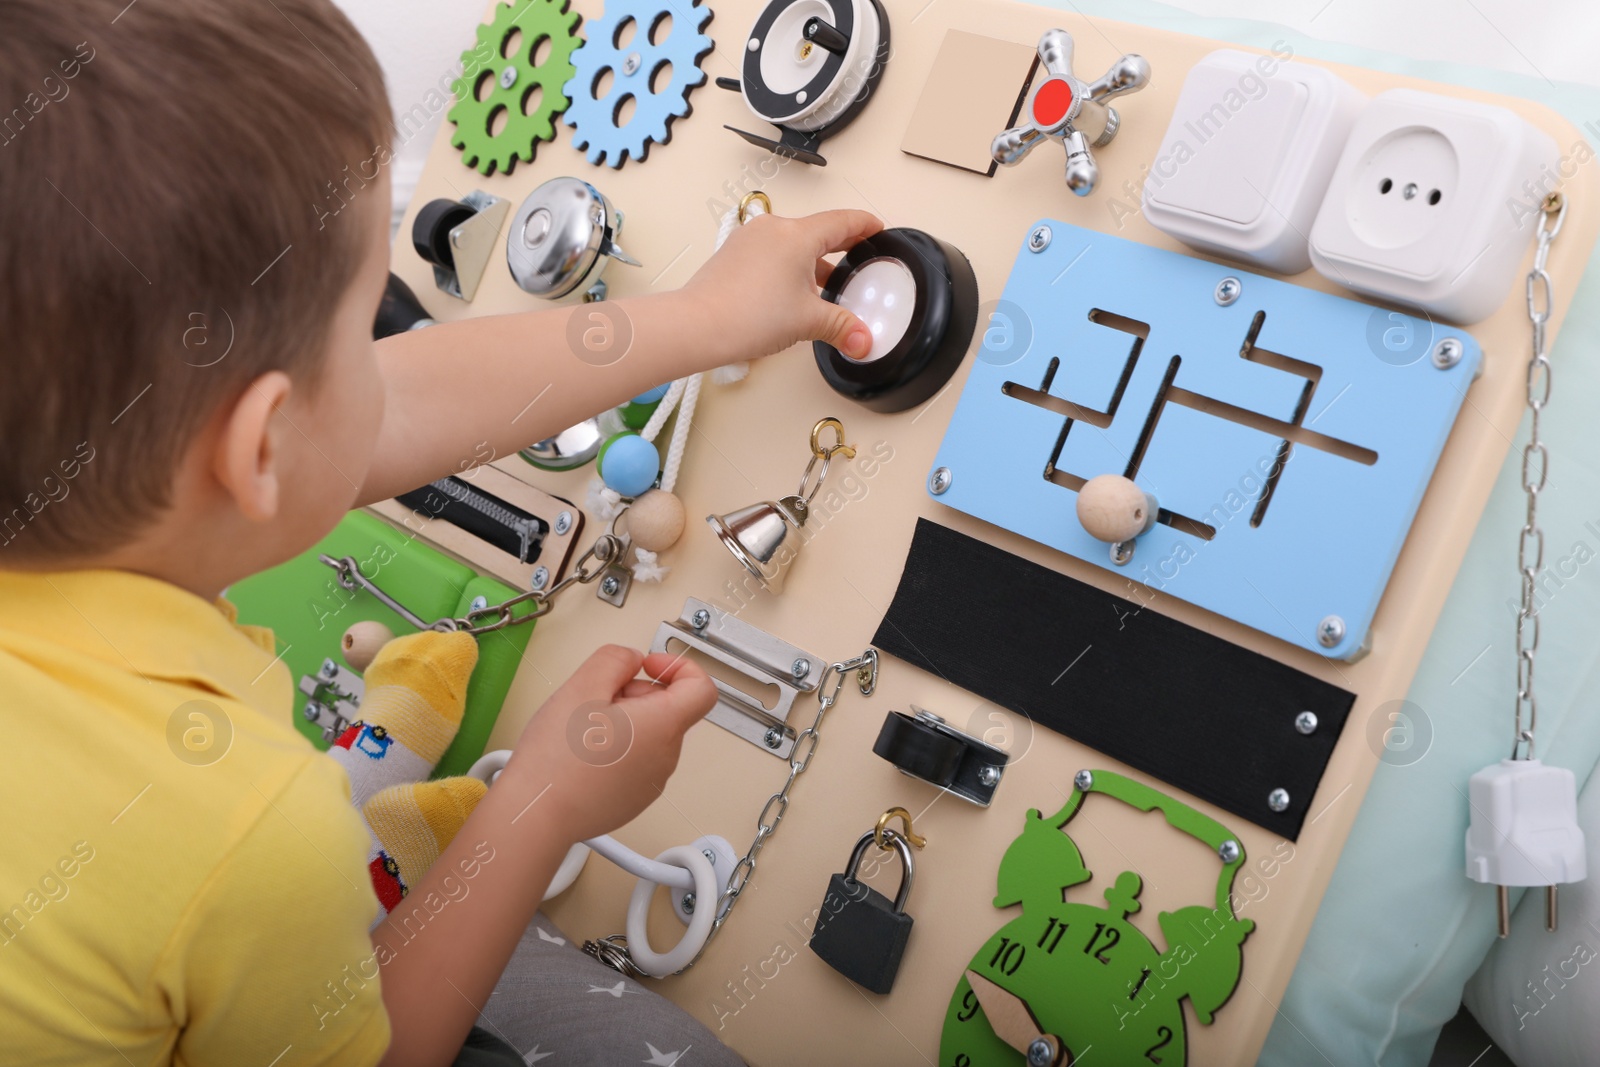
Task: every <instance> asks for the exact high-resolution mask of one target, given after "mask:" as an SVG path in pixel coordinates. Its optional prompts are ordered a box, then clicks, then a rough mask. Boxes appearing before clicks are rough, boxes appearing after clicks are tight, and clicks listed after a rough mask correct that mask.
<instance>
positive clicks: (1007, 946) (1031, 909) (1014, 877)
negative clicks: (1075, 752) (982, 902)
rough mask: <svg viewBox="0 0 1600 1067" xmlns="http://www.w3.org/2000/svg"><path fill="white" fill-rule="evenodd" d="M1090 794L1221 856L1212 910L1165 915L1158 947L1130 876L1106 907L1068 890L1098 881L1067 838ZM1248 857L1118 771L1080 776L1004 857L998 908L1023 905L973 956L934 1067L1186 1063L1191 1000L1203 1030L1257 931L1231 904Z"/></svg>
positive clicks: (1201, 820)
mask: <svg viewBox="0 0 1600 1067" xmlns="http://www.w3.org/2000/svg"><path fill="white" fill-rule="evenodd" d="M1090 793H1100V794H1103V795H1105V796H1108V797H1111V798H1113V799H1116V800H1120V801H1122V802H1124V803H1126V804H1128V805H1130V806H1132V807H1134V808H1137V809H1138V810H1140V811H1153V810H1159V811H1160V812H1161V813H1162V814H1163V815H1165V816H1166V819H1167V822H1168V824H1169V825H1171V826H1172V827H1173V828H1174V829H1177V830H1179V831H1181V832H1183V833H1186V834H1189V835H1190V836H1192V837H1194V838H1196V839H1198V840H1200V841H1201V842H1203V843H1205V844H1206V845H1207V846H1208V847H1210V848H1211V849H1212V850H1213V852H1214V853H1215V854H1216V855H1217V857H1218V859H1219V861H1220V863H1221V865H1222V868H1221V870H1220V872H1219V873H1218V877H1217V894H1216V902H1215V906H1206V905H1196V906H1193V907H1184V908H1179V909H1177V910H1176V911H1172V912H1161V913H1160V914H1159V915H1158V916H1157V918H1156V922H1157V925H1158V926H1159V927H1160V929H1161V933H1162V940H1163V941H1164V942H1165V945H1166V947H1165V948H1164V949H1158V948H1157V947H1156V945H1155V944H1154V943H1153V942H1152V941H1151V940H1150V938H1149V937H1148V936H1147V935H1146V934H1145V933H1144V931H1142V930H1141V929H1140V928H1139V927H1138V926H1135V925H1134V924H1133V923H1132V922H1130V921H1129V918H1130V916H1132V915H1134V914H1135V913H1137V912H1138V911H1139V909H1140V903H1139V893H1140V892H1141V890H1142V889H1143V888H1144V883H1143V880H1142V879H1141V878H1140V877H1139V875H1138V874H1136V873H1134V872H1133V871H1123V872H1122V873H1120V874H1119V875H1117V877H1116V879H1115V880H1114V881H1113V884H1112V885H1111V886H1110V887H1109V888H1107V889H1106V890H1105V893H1104V898H1105V902H1104V904H1103V905H1101V904H1096V903H1092V902H1090V901H1071V900H1068V899H1067V891H1068V890H1070V889H1071V888H1072V887H1073V886H1075V885H1081V884H1082V883H1084V882H1087V881H1089V879H1090V878H1091V877H1092V876H1091V874H1090V872H1089V870H1088V869H1087V868H1086V867H1085V866H1084V864H1083V857H1082V855H1081V854H1080V853H1079V851H1078V846H1077V845H1076V844H1075V843H1074V842H1073V840H1072V838H1071V837H1069V836H1068V835H1067V834H1066V832H1065V830H1066V826H1067V824H1068V823H1069V822H1070V821H1071V820H1072V817H1073V816H1074V815H1075V814H1077V812H1078V810H1079V808H1080V807H1081V806H1082V804H1083V801H1084V799H1085V798H1086V797H1087V796H1088V794H1090ZM1244 859H1245V857H1244V849H1243V848H1242V847H1241V846H1240V844H1239V841H1238V838H1236V837H1234V836H1233V835H1232V834H1230V833H1229V832H1228V830H1227V829H1226V828H1224V827H1223V826H1222V825H1221V824H1220V823H1218V822H1217V821H1216V820H1214V819H1211V818H1209V817H1207V816H1205V815H1202V814H1200V813H1199V812H1197V811H1195V810H1194V809H1193V808H1191V807H1189V806H1188V805H1186V804H1182V803H1180V802H1178V801H1176V800H1174V799H1172V798H1171V797H1168V796H1165V795H1164V794H1162V793H1159V792H1157V791H1156V790H1154V789H1152V788H1150V787H1149V786H1147V785H1144V784H1142V783H1140V782H1136V781H1134V780H1133V779H1130V778H1125V777H1123V776H1122V775H1119V774H1113V773H1112V772H1110V771H1083V772H1080V773H1079V774H1078V776H1077V778H1076V779H1075V781H1074V789H1073V793H1072V795H1071V796H1070V797H1069V798H1068V799H1067V803H1066V804H1065V805H1064V806H1063V807H1062V808H1061V810H1060V811H1058V812H1056V813H1055V814H1054V815H1052V816H1051V817H1049V818H1048V819H1047V818H1044V817H1042V816H1041V815H1040V813H1039V811H1038V810H1037V809H1033V810H1030V811H1029V812H1028V814H1027V816H1026V817H1025V818H1024V820H1023V830H1022V834H1021V835H1020V836H1019V837H1017V839H1016V840H1015V841H1013V842H1012V843H1011V845H1010V846H1009V847H1008V848H1007V849H1006V854H1005V857H1004V858H1003V859H1002V860H1001V861H1000V872H999V875H998V877H997V879H996V883H997V888H998V892H997V894H996V896H995V900H994V904H995V907H997V908H1009V907H1013V906H1015V905H1017V904H1021V905H1022V914H1021V915H1019V916H1017V917H1016V918H1014V919H1012V920H1011V921H1010V922H1008V923H1006V924H1005V925H1004V926H1002V927H1001V928H1000V929H999V930H997V931H996V932H995V934H994V935H993V936H992V937H990V938H989V940H988V941H986V942H985V943H984V945H983V947H982V948H980V949H979V950H978V952H977V954H976V955H974V956H973V957H972V960H971V962H970V963H969V964H968V967H967V970H966V971H965V972H964V973H963V974H962V976H961V978H960V980H959V981H958V982H957V983H956V988H955V993H954V995H953V996H952V997H951V998H950V1006H949V1008H948V1010H947V1011H946V1012H945V1021H944V1033H943V1036H942V1038H941V1039H940V1043H939V1063H940V1067H999V1065H1012V1064H1019V1063H1022V1064H1028V1065H1029V1067H1049V1065H1055V1067H1066V1065H1069V1064H1071V1063H1073V1062H1074V1061H1075V1059H1076V1058H1077V1057H1080V1056H1086V1055H1087V1054H1088V1053H1089V1051H1090V1050H1091V1049H1093V1056H1092V1058H1090V1059H1088V1060H1087V1063H1088V1064H1090V1065H1092V1064H1095V1063H1103V1064H1106V1065H1108V1067H1137V1065H1142V1064H1158V1065H1166V1067H1179V1065H1182V1064H1184V1063H1186V1062H1187V1057H1188V1052H1187V1036H1188V1035H1187V1033H1186V1030H1185V1023H1184V1013H1183V1005H1182V1001H1183V998H1185V997H1187V998H1189V1003H1190V1005H1191V1007H1193V1009H1194V1011H1195V1016H1196V1018H1198V1019H1199V1020H1200V1022H1201V1023H1202V1024H1206V1025H1209V1024H1210V1023H1211V1021H1212V1020H1213V1018H1214V1017H1215V1014H1216V1012H1217V1010H1218V1009H1219V1008H1221V1007H1222V1005H1223V1004H1224V1003H1225V1002H1226V1001H1227V1000H1228V998H1229V997H1230V996H1232V994H1233V991H1234V989H1235V988H1236V987H1237V986H1238V983H1239V971H1240V967H1241V964H1242V962H1243V944H1244V940H1245V938H1246V937H1247V936H1249V934H1250V931H1251V930H1253V929H1254V928H1255V923H1253V922H1252V921H1250V920H1248V919H1240V918H1238V916H1237V915H1235V913H1234V911H1233V905H1232V890H1233V879H1234V876H1235V874H1236V873H1237V872H1238V870H1239V868H1240V867H1241V866H1243V864H1244Z"/></svg>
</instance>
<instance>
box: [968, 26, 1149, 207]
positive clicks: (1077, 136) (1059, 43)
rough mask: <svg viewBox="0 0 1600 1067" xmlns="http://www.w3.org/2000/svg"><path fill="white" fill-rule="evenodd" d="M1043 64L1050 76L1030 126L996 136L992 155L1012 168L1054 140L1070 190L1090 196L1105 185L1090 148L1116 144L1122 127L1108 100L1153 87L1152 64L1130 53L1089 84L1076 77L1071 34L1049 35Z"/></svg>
mask: <svg viewBox="0 0 1600 1067" xmlns="http://www.w3.org/2000/svg"><path fill="white" fill-rule="evenodd" d="M1039 62H1040V63H1041V64H1042V65H1043V66H1044V69H1045V72H1046V73H1047V74H1048V77H1046V78H1045V79H1044V80H1043V81H1041V82H1040V83H1039V84H1038V85H1037V86H1036V87H1035V88H1034V90H1033V93H1032V94H1031V95H1030V96H1029V97H1028V106H1027V108H1026V109H1025V114H1026V115H1027V116H1028V119H1029V121H1027V122H1025V123H1023V124H1022V125H1020V126H1016V127H1014V128H1012V129H1009V130H1005V131H1003V132H1001V133H1000V134H999V135H998V136H996V137H995V139H994V143H993V144H992V145H991V146H990V153H991V154H992V155H993V157H994V160H995V162H996V163H1000V164H1002V165H1004V166H1008V167H1009V166H1012V165H1013V164H1016V163H1018V162H1020V161H1021V160H1022V157H1024V156H1026V155H1027V154H1028V153H1029V152H1031V151H1033V148H1034V146H1035V145H1037V144H1039V143H1040V142H1041V141H1045V140H1051V141H1055V142H1056V143H1057V144H1060V145H1063V146H1064V147H1065V148H1066V149H1067V169H1066V178H1067V188H1069V189H1071V190H1072V191H1073V193H1074V194H1076V195H1078V196H1088V195H1089V194H1090V193H1092V192H1094V187H1095V184H1096V183H1097V182H1099V180H1100V168H1099V166H1098V165H1097V164H1096V163H1095V161H1094V153H1093V152H1092V151H1091V149H1093V148H1101V147H1103V146H1105V145H1107V144H1109V143H1111V139H1112V138H1113V137H1115V136H1116V135H1117V130H1118V128H1119V127H1120V126H1121V122H1122V120H1121V117H1120V116H1119V115H1118V114H1117V109H1116V108H1114V107H1111V106H1110V104H1108V103H1107V101H1109V100H1111V99H1112V98H1113V97H1117V96H1121V95H1123V94H1124V93H1133V92H1138V91H1139V90H1140V89H1143V88H1144V87H1145V86H1146V85H1148V84H1150V62H1149V60H1147V59H1145V58H1144V57H1143V56H1140V55H1135V54H1132V53H1130V54H1128V55H1125V56H1123V57H1122V58H1121V59H1119V60H1117V61H1116V62H1115V63H1113V64H1112V65H1111V69H1110V70H1108V71H1106V72H1105V74H1104V75H1102V76H1101V77H1100V78H1099V79H1097V80H1096V81H1093V82H1089V83H1085V82H1084V81H1083V80H1082V79H1080V78H1079V77H1078V76H1077V75H1076V74H1074V73H1073V72H1072V35H1071V34H1070V33H1068V32H1067V31H1066V30H1046V31H1045V32H1044V34H1043V36H1041V37H1040V38H1039Z"/></svg>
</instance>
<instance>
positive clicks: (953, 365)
mask: <svg viewBox="0 0 1600 1067" xmlns="http://www.w3.org/2000/svg"><path fill="white" fill-rule="evenodd" d="M822 298H823V299H824V300H829V301H832V302H833V303H835V304H839V305H840V306H842V307H847V308H849V309H850V310H851V311H852V312H854V313H855V314H856V315H857V316H859V317H860V318H861V319H862V320H863V321H865V322H866V323H867V327H868V329H870V330H872V331H873V344H872V349H871V350H870V351H869V352H868V353H867V356H866V358H865V359H852V358H850V357H849V356H846V355H844V354H843V353H842V352H840V351H839V350H838V349H837V348H834V347H833V346H832V345H830V344H824V343H823V342H821V341H817V342H815V343H814V345H813V349H812V350H813V352H814V353H815V355H816V359H817V369H818V370H820V371H821V372H822V377H823V379H824V380H825V381H827V383H828V385H829V386H831V387H832V388H833V391H834V392H836V393H838V394H839V395H840V396H844V397H848V398H849V399H851V400H854V401H856V402H857V403H859V404H864V405H865V406H867V407H869V408H871V409H872V410H873V411H881V412H885V413H892V412H896V411H905V410H907V409H909V408H913V407H916V406H917V405H918V404H920V403H922V402H923V401H924V400H927V399H928V398H929V397H931V396H933V395H934V394H935V393H937V392H938V391H939V390H940V389H943V388H944V386H945V383H947V382H948V381H949V380H950V378H951V376H952V375H954V374H955V372H956V369H957V368H958V367H960V366H961V361H962V360H963V359H964V358H965V357H966V354H967V348H968V346H970V345H971V343H972V336H973V333H974V332H975V331H976V329H977V325H978V280H977V277H976V276H975V275H974V274H973V272H972V264H971V263H969V262H967V257H966V256H964V255H962V253H961V250H960V249H958V248H956V247H955V246H954V245H951V244H948V243H946V242H944V241H941V240H939V239H938V238H937V237H933V236H930V235H929V234H926V233H923V232H922V231H921V230H912V229H907V228H903V227H902V228H896V229H889V230H884V231H882V232H881V233H877V234H874V235H873V236H871V237H868V238H867V239H865V240H864V241H862V242H860V243H859V244H857V245H856V246H855V247H854V248H852V249H850V251H849V252H847V253H845V256H844V258H843V259H841V260H840V261H839V265H838V266H837V267H835V268H834V269H833V273H832V274H830V275H829V276H828V284H827V285H826V286H825V287H824V288H823V290H822Z"/></svg>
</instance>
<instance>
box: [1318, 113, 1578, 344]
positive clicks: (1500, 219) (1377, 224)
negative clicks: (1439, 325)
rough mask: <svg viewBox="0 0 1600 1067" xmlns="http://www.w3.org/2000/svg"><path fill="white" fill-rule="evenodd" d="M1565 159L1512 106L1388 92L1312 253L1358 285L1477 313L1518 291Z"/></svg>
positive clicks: (1469, 318)
mask: <svg viewBox="0 0 1600 1067" xmlns="http://www.w3.org/2000/svg"><path fill="white" fill-rule="evenodd" d="M1558 163H1559V152H1558V150H1557V148H1556V143H1555V141H1553V140H1552V139H1551V138H1550V137H1549V136H1547V135H1546V134H1544V133H1543V132H1542V131H1540V130H1537V129H1535V128H1534V127H1533V126H1531V125H1529V124H1528V123H1527V122H1526V121H1524V120H1523V119H1522V118H1520V117H1519V116H1517V115H1516V114H1515V113H1513V112H1511V111H1509V110H1507V109H1506V108H1503V107H1497V106H1495V105H1493V104H1484V103H1479V102H1477V101H1472V100H1462V99H1458V98H1456V97H1452V96H1440V95H1437V94H1434V93H1424V92H1418V91H1417V90H1415V89H1390V90H1389V91H1388V92H1384V93H1380V94H1379V95H1377V96H1375V97H1373V99H1372V101H1371V102H1370V103H1368V104H1367V106H1366V108H1365V109H1364V110H1363V111H1362V112H1361V114H1360V116H1359V117H1357V119H1356V123H1355V126H1354V128H1353V129H1352V130H1351V131H1350V136H1349V139H1348V140H1347V141H1346V142H1345V147H1344V152H1343V154H1342V155H1341V156H1340V157H1339V163H1338V166H1337V167H1336V168H1335V169H1334V173H1333V179H1332V181H1331V182H1330V183H1329V185H1328V192H1327V196H1326V197H1325V198H1324V199H1323V202H1322V208H1321V210H1319V211H1318V212H1317V218H1316V222H1315V223H1314V224H1313V225H1312V228H1311V262H1312V263H1313V265H1315V266H1316V268H1317V270H1318V271H1320V272H1321V273H1322V275H1323V276H1324V277H1326V278H1328V279H1329V280H1331V281H1335V282H1338V283H1340V284H1342V285H1345V286H1348V287H1349V288H1351V289H1354V290H1356V291H1357V292H1361V293H1367V294H1369V295H1372V296H1376V297H1380V298H1382V299H1386V300H1392V301H1395V302H1397V303H1401V304H1407V305H1410V306H1412V307H1416V308H1420V309H1422V310H1423V311H1426V312H1428V313H1430V314H1433V315H1438V316H1440V317H1442V318H1446V319H1450V320H1453V321H1455V322H1460V323H1470V322H1477V321H1479V320H1480V319H1483V318H1486V317H1488V316H1489V315H1490V314H1492V313H1493V312H1494V311H1495V310H1496V309H1497V308H1499V307H1500V305H1501V304H1502V303H1503V302H1504V301H1505V299H1506V297H1507V296H1509V295H1510V294H1511V292H1512V289H1513V282H1514V280H1515V278H1516V275H1517V272H1518V269H1519V267H1520V266H1521V263H1522V258H1523V255H1524V254H1525V253H1526V252H1527V249H1528V245H1529V241H1530V239H1531V238H1532V236H1533V233H1534V228H1535V226H1536V224H1537V220H1538V218H1539V215H1540V211H1539V201H1540V199H1542V197H1543V195H1544V192H1546V191H1548V190H1547V189H1546V188H1545V186H1546V185H1548V184H1549V177H1550V175H1552V174H1553V173H1555V170H1556V167H1557V165H1558ZM1541 182H1543V183H1544V184H1542V185H1541ZM1518 291H1520V287H1518Z"/></svg>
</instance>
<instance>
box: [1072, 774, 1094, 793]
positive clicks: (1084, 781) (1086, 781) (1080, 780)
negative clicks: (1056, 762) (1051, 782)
mask: <svg viewBox="0 0 1600 1067" xmlns="http://www.w3.org/2000/svg"><path fill="white" fill-rule="evenodd" d="M1072 784H1073V785H1075V786H1077V787H1078V788H1079V789H1081V790H1082V791H1083V792H1085V793H1087V792H1088V791H1089V789H1090V788H1091V787H1092V786H1093V785H1094V775H1092V774H1090V773H1089V772H1088V771H1079V772H1078V773H1077V774H1075V775H1073V776H1072Z"/></svg>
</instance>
